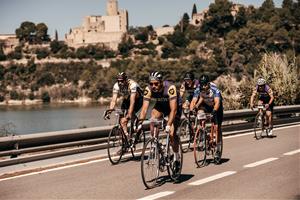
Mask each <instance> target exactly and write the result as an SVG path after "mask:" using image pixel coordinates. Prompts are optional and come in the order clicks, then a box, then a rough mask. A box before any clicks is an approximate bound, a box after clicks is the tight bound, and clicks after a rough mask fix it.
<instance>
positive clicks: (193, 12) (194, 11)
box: [191, 4, 197, 17]
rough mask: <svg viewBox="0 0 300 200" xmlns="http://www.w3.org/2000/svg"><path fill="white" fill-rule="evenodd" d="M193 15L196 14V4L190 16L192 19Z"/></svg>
mask: <svg viewBox="0 0 300 200" xmlns="http://www.w3.org/2000/svg"><path fill="white" fill-rule="evenodd" d="M194 14H197V7H196V4H194V5H193V10H192V15H191V16H192V17H193V15H194Z"/></svg>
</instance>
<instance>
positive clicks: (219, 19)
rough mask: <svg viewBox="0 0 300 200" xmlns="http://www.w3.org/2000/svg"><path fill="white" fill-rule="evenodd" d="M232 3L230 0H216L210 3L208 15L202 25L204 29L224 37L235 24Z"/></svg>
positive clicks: (206, 31)
mask: <svg viewBox="0 0 300 200" xmlns="http://www.w3.org/2000/svg"><path fill="white" fill-rule="evenodd" d="M231 8H232V3H231V2H229V1H228V0H215V3H212V4H210V6H209V10H208V13H207V16H206V18H205V21H204V22H203V25H202V31H203V32H205V33H210V34H212V35H216V36H220V37H223V36H225V35H226V33H228V32H229V31H230V30H231V28H232V25H233V20H234V19H233V16H232V15H231Z"/></svg>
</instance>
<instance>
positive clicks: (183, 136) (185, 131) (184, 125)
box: [178, 119, 193, 153]
mask: <svg viewBox="0 0 300 200" xmlns="http://www.w3.org/2000/svg"><path fill="white" fill-rule="evenodd" d="M178 130H179V133H178V135H180V140H181V142H182V143H186V142H187V143H188V145H187V146H185V147H183V148H182V152H183V153H186V152H188V150H189V149H190V147H191V137H192V136H191V134H192V133H193V131H192V129H191V124H190V123H189V121H188V120H187V119H184V120H183V121H182V122H181V124H180V126H179V129H178Z"/></svg>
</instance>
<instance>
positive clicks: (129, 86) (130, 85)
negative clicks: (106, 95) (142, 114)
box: [104, 72, 143, 140]
mask: <svg viewBox="0 0 300 200" xmlns="http://www.w3.org/2000/svg"><path fill="white" fill-rule="evenodd" d="M119 94H120V95H121V96H122V98H123V102H122V105H121V109H122V110H126V111H127V114H126V115H125V116H124V117H122V119H121V126H122V128H123V130H124V133H125V134H126V136H127V137H128V139H129V140H130V139H131V138H130V135H129V134H128V131H127V123H128V121H129V120H131V119H132V117H134V116H135V114H136V113H137V112H138V111H139V110H140V108H141V107H142V105H143V92H142V89H141V88H140V86H139V85H138V84H137V83H136V82H135V81H134V80H132V79H128V78H127V75H126V73H125V72H121V73H119V74H118V75H117V82H116V83H115V84H114V86H113V95H112V100H111V102H110V106H109V110H113V109H114V108H115V105H116V102H117V98H118V95H119ZM110 114H111V111H106V113H105V115H104V118H105V119H109V115H110Z"/></svg>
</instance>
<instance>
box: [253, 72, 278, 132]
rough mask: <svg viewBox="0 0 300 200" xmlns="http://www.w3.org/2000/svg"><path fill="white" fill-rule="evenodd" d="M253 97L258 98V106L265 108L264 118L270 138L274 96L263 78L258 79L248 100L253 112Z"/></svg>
mask: <svg viewBox="0 0 300 200" xmlns="http://www.w3.org/2000/svg"><path fill="white" fill-rule="evenodd" d="M255 96H258V103H257V104H258V105H262V104H264V105H265V107H266V110H267V112H266V116H267V118H268V122H269V133H268V135H269V136H271V135H272V134H273V116H272V113H273V107H274V95H273V90H272V89H271V87H270V86H269V85H268V84H267V82H266V80H265V79H264V78H258V79H257V83H256V86H255V87H254V88H253V91H252V95H251V98H250V108H251V109H252V110H253V107H254V99H255Z"/></svg>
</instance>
